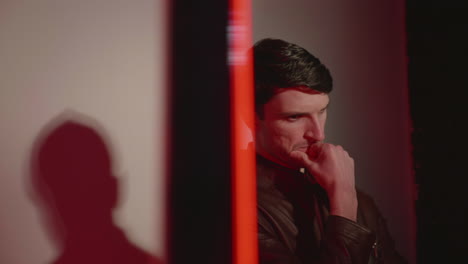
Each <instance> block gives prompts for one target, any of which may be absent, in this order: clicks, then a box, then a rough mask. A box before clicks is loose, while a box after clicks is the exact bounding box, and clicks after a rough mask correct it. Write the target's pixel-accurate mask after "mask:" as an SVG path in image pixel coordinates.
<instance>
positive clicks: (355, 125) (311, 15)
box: [252, 0, 415, 263]
mask: <svg viewBox="0 0 468 264" xmlns="http://www.w3.org/2000/svg"><path fill="white" fill-rule="evenodd" d="M252 2H253V24H254V40H255V41H257V40H259V39H261V38H265V37H272V38H281V39H284V40H287V41H289V42H292V43H296V44H299V45H300V46H303V47H305V48H306V49H308V50H309V51H310V52H311V53H313V54H315V55H316V56H317V57H319V58H320V59H321V60H322V62H323V63H324V64H325V65H327V66H328V67H329V69H330V70H331V73H332V75H333V77H334V89H335V90H334V91H333V92H332V94H331V98H332V101H331V105H330V112H329V121H328V125H327V141H328V142H331V143H336V144H340V145H343V146H344V147H345V149H347V150H348V152H349V153H350V154H351V156H353V157H354V159H355V161H356V172H357V176H356V177H357V184H358V186H359V187H361V188H362V189H364V190H365V191H366V192H367V193H369V194H371V195H372V196H373V197H374V198H375V201H376V203H377V204H378V206H379V208H380V209H381V211H382V213H383V214H384V216H386V217H387V220H388V225H389V229H390V231H391V233H392V235H393V237H394V238H395V240H396V242H397V249H398V250H399V251H400V252H401V253H402V254H403V255H404V256H406V258H407V259H409V260H410V263H415V244H414V243H415V227H414V221H415V219H414V217H415V216H414V210H413V207H414V201H413V177H412V174H411V173H412V172H411V171H412V170H411V166H412V165H411V156H410V153H411V150H410V143H409V140H410V138H409V135H410V134H409V133H410V125H409V124H410V120H409V110H408V99H407V88H406V61H405V60H406V55H405V54H406V50H405V25H404V15H405V14H404V11H405V10H404V4H405V2H404V1H403V0H400V1H393V0H378V1H375V0H356V1H342V0H327V1H317V0H292V1H281V0H253V1H252Z"/></svg>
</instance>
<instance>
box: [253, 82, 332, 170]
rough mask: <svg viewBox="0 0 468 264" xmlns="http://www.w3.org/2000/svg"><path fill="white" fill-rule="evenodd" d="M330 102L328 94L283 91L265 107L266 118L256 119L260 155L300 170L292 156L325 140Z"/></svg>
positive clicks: (309, 91)
mask: <svg viewBox="0 0 468 264" xmlns="http://www.w3.org/2000/svg"><path fill="white" fill-rule="evenodd" d="M328 102H329V98H328V95H327V94H325V93H320V92H317V91H314V90H311V89H308V90H305V89H302V88H299V87H297V88H296V87H292V88H287V89H281V90H280V91H279V92H277V93H276V94H275V95H274V96H273V97H272V98H271V99H270V100H269V101H268V102H267V103H266V104H265V105H264V106H263V114H264V115H263V117H264V118H263V119H260V118H259V117H258V115H257V116H256V149H257V152H258V153H259V154H260V155H262V156H264V157H265V158H268V159H270V160H272V161H274V162H276V163H279V164H282V165H284V166H287V167H290V168H298V167H299V164H297V162H296V161H294V160H293V159H292V158H291V157H290V154H289V153H290V152H291V151H293V150H299V151H303V152H306V151H307V149H308V148H309V146H311V145H313V144H314V143H317V142H319V141H322V140H324V139H325V131H324V129H325V121H326V119H327V111H326V110H327V106H328Z"/></svg>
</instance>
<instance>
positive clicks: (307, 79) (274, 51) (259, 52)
mask: <svg viewBox="0 0 468 264" xmlns="http://www.w3.org/2000/svg"><path fill="white" fill-rule="evenodd" d="M253 51H254V73H255V109H256V112H257V114H259V115H260V116H262V115H263V113H262V112H263V111H262V106H263V105H264V104H265V103H267V102H268V100H270V99H271V97H273V95H274V92H275V90H277V89H280V88H289V87H298V86H302V87H308V88H310V89H313V90H316V91H318V92H323V93H329V92H331V90H332V87H333V81H332V77H331V75H330V72H329V71H328V69H327V68H326V67H325V65H323V64H322V63H321V62H320V60H319V59H318V58H316V57H315V56H314V55H312V54H310V53H309V52H308V51H307V50H305V49H304V48H301V47H299V46H298V45H296V44H292V43H289V42H286V41H284V40H280V39H269V38H268V39H262V40H260V41H258V42H257V43H255V45H254V47H253Z"/></svg>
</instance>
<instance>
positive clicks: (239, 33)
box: [229, 0, 258, 264]
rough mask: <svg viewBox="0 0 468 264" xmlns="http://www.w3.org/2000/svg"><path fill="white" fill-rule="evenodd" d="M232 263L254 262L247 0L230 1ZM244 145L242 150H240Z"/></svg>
mask: <svg viewBox="0 0 468 264" xmlns="http://www.w3.org/2000/svg"><path fill="white" fill-rule="evenodd" d="M230 12H231V13H230V25H229V45H230V49H229V63H230V71H231V113H232V115H231V122H232V132H233V133H232V134H233V137H232V149H233V150H232V161H231V162H232V175H233V178H232V201H233V204H232V208H233V219H232V220H233V221H232V223H233V227H232V230H233V262H232V263H233V264H256V263H257V262H258V249H257V248H258V246H257V220H256V219H257V217H256V216H257V206H256V204H257V199H256V177H255V150H254V148H253V147H252V148H248V149H245V146H242V144H243V143H245V142H246V140H247V139H246V138H244V137H245V134H246V133H245V125H247V127H249V128H250V129H251V131H254V130H253V128H254V97H253V96H254V95H253V66H252V54H251V52H248V51H250V47H251V46H252V37H251V35H252V34H251V32H252V31H251V28H252V27H251V3H250V0H230ZM242 148H244V149H242Z"/></svg>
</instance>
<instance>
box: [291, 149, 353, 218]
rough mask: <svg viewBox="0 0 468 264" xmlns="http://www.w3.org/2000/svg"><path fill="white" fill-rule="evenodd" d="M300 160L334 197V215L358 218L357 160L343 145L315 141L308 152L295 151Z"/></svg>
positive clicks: (294, 156) (331, 200)
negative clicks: (355, 180) (355, 182)
mask: <svg viewBox="0 0 468 264" xmlns="http://www.w3.org/2000/svg"><path fill="white" fill-rule="evenodd" d="M291 157H292V158H294V159H296V160H297V161H298V162H299V163H300V164H302V166H304V167H305V169H306V170H307V171H308V172H309V173H311V174H312V175H313V176H314V179H315V180H316V181H317V183H318V184H320V186H322V188H323V189H325V191H326V192H327V194H328V198H329V199H330V214H332V215H338V216H342V217H346V218H348V219H351V220H353V221H356V215H357V205H358V203H357V198H356V189H355V186H354V160H353V159H352V158H351V157H350V156H349V154H348V152H346V151H345V150H344V149H343V148H342V147H341V146H335V145H332V144H328V143H315V144H313V145H312V146H310V147H309V149H308V150H307V153H304V152H301V151H292V152H291Z"/></svg>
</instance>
